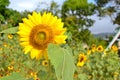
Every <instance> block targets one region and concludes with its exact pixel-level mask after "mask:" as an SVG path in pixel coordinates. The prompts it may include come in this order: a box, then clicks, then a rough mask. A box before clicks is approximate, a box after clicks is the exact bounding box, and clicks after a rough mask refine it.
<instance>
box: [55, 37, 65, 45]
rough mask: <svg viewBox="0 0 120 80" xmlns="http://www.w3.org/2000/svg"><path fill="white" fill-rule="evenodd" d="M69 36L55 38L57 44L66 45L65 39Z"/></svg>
mask: <svg viewBox="0 0 120 80" xmlns="http://www.w3.org/2000/svg"><path fill="white" fill-rule="evenodd" d="M66 38H67V36H55V42H56V43H57V44H61V43H66V41H65V39H66Z"/></svg>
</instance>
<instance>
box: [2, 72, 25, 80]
mask: <svg viewBox="0 0 120 80" xmlns="http://www.w3.org/2000/svg"><path fill="white" fill-rule="evenodd" d="M0 80H25V78H23V77H22V76H21V75H20V73H17V72H13V73H11V75H9V76H6V77H3V78H0Z"/></svg>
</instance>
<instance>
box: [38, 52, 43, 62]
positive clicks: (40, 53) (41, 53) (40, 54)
mask: <svg viewBox="0 0 120 80" xmlns="http://www.w3.org/2000/svg"><path fill="white" fill-rule="evenodd" d="M42 57H43V52H42V50H40V51H39V53H38V55H37V56H36V59H37V60H40V59H41V58H42Z"/></svg>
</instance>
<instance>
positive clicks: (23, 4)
mask: <svg viewBox="0 0 120 80" xmlns="http://www.w3.org/2000/svg"><path fill="white" fill-rule="evenodd" d="M18 7H21V8H33V7H34V4H32V3H27V4H26V3H18Z"/></svg>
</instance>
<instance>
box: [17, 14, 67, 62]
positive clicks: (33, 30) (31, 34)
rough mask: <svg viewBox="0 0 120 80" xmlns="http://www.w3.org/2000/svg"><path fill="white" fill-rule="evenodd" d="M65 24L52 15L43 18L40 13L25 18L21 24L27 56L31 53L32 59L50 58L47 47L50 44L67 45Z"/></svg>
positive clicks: (20, 29)
mask: <svg viewBox="0 0 120 80" xmlns="http://www.w3.org/2000/svg"><path fill="white" fill-rule="evenodd" d="M63 25H64V24H63V22H61V19H58V18H57V17H56V16H53V15H52V14H51V13H46V12H44V14H43V15H42V16H41V14H40V13H36V12H33V13H32V15H28V19H27V18H24V19H23V23H19V31H18V32H17V33H18V34H19V35H20V41H21V43H20V44H21V45H22V46H23V47H24V52H25V54H26V53H28V52H30V56H31V58H32V59H33V58H36V59H37V60H39V59H41V58H42V57H44V58H48V55H47V47H48V44H49V43H54V44H62V43H66V41H65V39H66V38H67V36H65V35H64V33H65V31H66V28H63Z"/></svg>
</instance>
